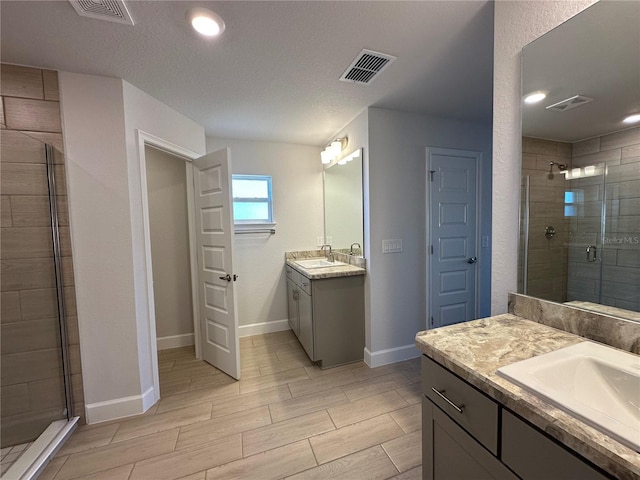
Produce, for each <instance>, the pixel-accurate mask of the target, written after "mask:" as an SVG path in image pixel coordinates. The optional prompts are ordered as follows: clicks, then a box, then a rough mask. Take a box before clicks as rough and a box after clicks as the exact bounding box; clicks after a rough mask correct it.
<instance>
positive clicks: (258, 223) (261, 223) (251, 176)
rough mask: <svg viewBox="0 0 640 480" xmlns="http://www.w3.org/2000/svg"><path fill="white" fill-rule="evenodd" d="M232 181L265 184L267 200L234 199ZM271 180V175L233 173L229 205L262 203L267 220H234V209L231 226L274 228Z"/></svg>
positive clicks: (252, 198) (251, 198)
mask: <svg viewBox="0 0 640 480" xmlns="http://www.w3.org/2000/svg"><path fill="white" fill-rule="evenodd" d="M234 180H253V181H256V180H259V181H264V182H266V183H267V198H266V199H264V198H262V197H236V196H235V195H234V193H233V181H234ZM272 186H273V180H272V177H271V175H257V174H240V173H233V174H232V175H231V203H232V204H235V203H236V202H253V203H257V202H262V203H266V204H267V212H268V215H269V218H268V219H257V218H256V219H247V220H238V219H236V218H235V209H234V212H233V224H234V226H235V228H236V229H242V228H250V227H252V226H260V227H273V226H275V220H274V218H273V188H272Z"/></svg>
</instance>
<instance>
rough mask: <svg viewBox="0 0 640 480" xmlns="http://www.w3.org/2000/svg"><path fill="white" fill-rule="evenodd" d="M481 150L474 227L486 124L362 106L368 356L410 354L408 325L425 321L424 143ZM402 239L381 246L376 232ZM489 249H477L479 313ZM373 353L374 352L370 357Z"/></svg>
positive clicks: (486, 173)
mask: <svg viewBox="0 0 640 480" xmlns="http://www.w3.org/2000/svg"><path fill="white" fill-rule="evenodd" d="M427 146H431V147H444V148H453V149H462V150H474V151H479V152H482V156H483V166H482V172H480V174H481V176H482V178H481V185H482V186H481V189H482V193H483V197H482V205H483V206H484V208H483V210H482V212H481V217H480V219H479V220H480V225H481V234H482V235H488V236H490V235H491V215H490V208H489V205H490V201H491V200H490V193H489V192H490V189H489V185H490V179H491V125H489V124H486V125H483V124H474V123H468V122H460V121H455V120H450V119H444V118H435V117H429V116H424V115H417V114H412V113H405V112H398V111H392V110H385V109H380V108H370V109H369V158H368V160H369V209H370V212H369V217H370V226H369V230H370V231H369V235H370V238H369V247H370V248H369V249H368V251H367V267H368V269H369V275H368V277H369V291H368V292H367V296H366V301H367V303H368V304H369V305H368V311H367V319H366V323H367V324H369V328H370V339H367V348H368V349H369V350H370V353H371V356H372V362H373V364H374V365H375V364H377V363H378V362H382V363H385V362H387V361H389V360H391V361H396V360H397V359H399V358H401V357H402V356H404V355H414V356H415V355H417V350H415V351H414V349H413V347H412V346H413V343H414V338H415V334H416V332H418V331H420V330H424V329H425V328H426V308H427V305H426V298H427V295H426V289H427V283H426V281H427V279H426V250H427V245H426V160H425V156H426V153H425V147H427ZM396 238H399V239H402V242H403V249H404V251H403V252H402V253H393V254H383V253H382V241H383V240H384V239H396ZM490 255H491V252H490V249H488V248H487V249H482V251H480V252H479V255H478V257H479V267H480V269H481V273H480V282H479V284H480V285H479V288H480V293H479V295H480V312H479V314H480V316H483V315H486V314H487V313H488V305H489V292H488V291H487V289H485V288H483V285H487V284H488V282H489V279H490V275H491V272H490V268H489V267H490V265H489V262H487V261H486V259H488V258H491V257H490ZM376 356H377V357H378V358H379V359H380V360H376Z"/></svg>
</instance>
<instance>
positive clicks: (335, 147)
mask: <svg viewBox="0 0 640 480" xmlns="http://www.w3.org/2000/svg"><path fill="white" fill-rule="evenodd" d="M329 148H330V151H331V153H332V154H333V156H334V157H337V156H338V155H340V152H341V151H342V142H340V141H339V140H336V141H334V142H331V145H330V146H329Z"/></svg>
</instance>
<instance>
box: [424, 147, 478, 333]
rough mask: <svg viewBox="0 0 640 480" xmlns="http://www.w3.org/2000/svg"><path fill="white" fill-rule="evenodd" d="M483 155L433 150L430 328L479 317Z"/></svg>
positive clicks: (431, 160)
mask: <svg viewBox="0 0 640 480" xmlns="http://www.w3.org/2000/svg"><path fill="white" fill-rule="evenodd" d="M479 156H480V154H479V153H476V152H467V151H461V150H448V149H442V148H438V149H436V148H432V149H429V158H428V166H429V177H430V178H429V179H428V181H429V186H430V189H429V193H430V194H429V210H428V212H429V219H430V223H429V225H430V228H429V236H430V238H429V241H430V245H429V250H430V253H431V255H430V262H429V286H430V287H429V310H430V312H429V316H430V325H429V326H430V327H441V326H444V325H451V324H454V323H460V322H465V321H467V320H473V319H474V318H476V317H477V314H476V269H477V262H478V259H477V256H476V238H477V218H476V217H477V213H476V202H477V197H476V194H477V189H478V187H477V169H478V163H479V162H478V160H479Z"/></svg>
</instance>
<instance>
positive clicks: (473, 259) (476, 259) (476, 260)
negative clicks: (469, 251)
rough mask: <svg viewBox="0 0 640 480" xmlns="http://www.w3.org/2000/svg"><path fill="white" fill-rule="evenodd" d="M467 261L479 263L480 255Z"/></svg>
mask: <svg viewBox="0 0 640 480" xmlns="http://www.w3.org/2000/svg"><path fill="white" fill-rule="evenodd" d="M467 263H478V257H471V258H470V259H469V260H467Z"/></svg>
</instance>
